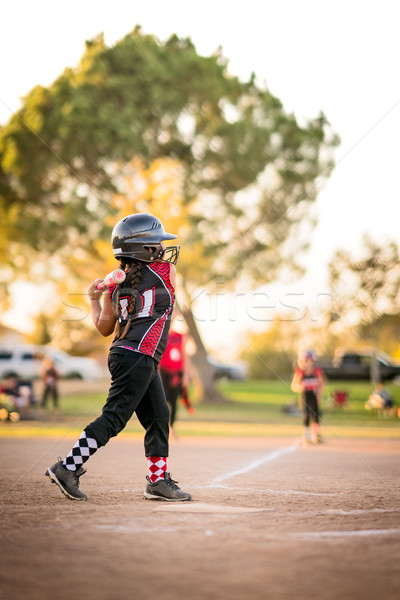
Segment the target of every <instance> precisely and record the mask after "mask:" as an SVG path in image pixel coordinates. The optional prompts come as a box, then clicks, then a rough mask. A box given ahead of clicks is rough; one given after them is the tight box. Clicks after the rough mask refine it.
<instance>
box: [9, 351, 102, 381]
mask: <svg viewBox="0 0 400 600" xmlns="http://www.w3.org/2000/svg"><path fill="white" fill-rule="evenodd" d="M44 356H49V357H51V358H52V359H53V360H54V364H55V366H56V368H57V370H58V372H59V373H60V375H61V377H63V378H66V379H101V378H102V377H105V375H106V374H105V372H104V370H103V369H102V367H101V365H100V364H99V363H98V362H97V361H96V360H94V359H93V358H85V357H81V356H70V355H69V354H67V353H66V352H63V351H62V350H58V349H57V348H52V347H51V346H16V347H15V348H10V347H7V348H6V347H4V348H3V347H1V348H0V379H3V378H5V377H7V376H8V375H16V376H17V377H19V378H21V379H36V378H37V377H39V371H40V369H41V367H42V363H43V358H44Z"/></svg>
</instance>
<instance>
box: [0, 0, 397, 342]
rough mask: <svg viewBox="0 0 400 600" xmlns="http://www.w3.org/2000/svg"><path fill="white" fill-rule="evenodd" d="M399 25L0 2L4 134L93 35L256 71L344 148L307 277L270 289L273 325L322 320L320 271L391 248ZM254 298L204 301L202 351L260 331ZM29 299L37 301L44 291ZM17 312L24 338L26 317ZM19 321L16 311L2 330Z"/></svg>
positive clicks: (384, 11)
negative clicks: (371, 241) (184, 48)
mask: <svg viewBox="0 0 400 600" xmlns="http://www.w3.org/2000/svg"><path fill="white" fill-rule="evenodd" d="M399 18H400V5H399V3H398V2H397V1H396V0H380V1H379V2H378V1H368V0H364V1H360V0H351V1H349V0H346V1H342V0H336V1H335V2H333V1H331V0H326V1H325V2H321V1H318V0H280V1H279V2H276V1H270V0H247V2H246V3H243V2H235V1H234V0H231V1H227V0H213V1H210V0H202V2H198V3H193V2H187V1H184V0H169V1H168V2H165V1H157V0H156V1H153V2H151V3H150V2H148V3H146V2H136V1H132V0H131V1H129V2H127V1H125V0H114V1H113V2H105V1H103V0H100V1H96V2H94V1H93V0H85V2H82V1H79V2H78V1H77V0H70V2H69V3H68V4H67V3H57V2H54V1H52V2H50V1H48V0H42V1H41V0H37V1H36V2H34V3H32V2H30V1H21V0H14V2H10V3H2V5H1V8H0V53H1V54H0V56H1V57H2V59H1V62H0V124H5V123H6V122H7V121H8V119H9V118H10V116H11V114H12V112H13V111H15V110H16V109H18V107H19V106H20V102H21V100H20V99H21V97H23V96H24V95H25V94H26V93H27V92H28V91H29V90H30V89H31V88H32V87H33V86H34V85H36V84H42V85H49V84H50V83H51V82H52V81H53V80H54V79H55V78H56V77H57V76H58V75H59V74H60V73H61V72H62V71H63V69H64V68H65V67H67V66H74V65H76V64H77V63H78V61H79V59H80V56H81V55H82V53H83V50H84V42H85V40H86V39H91V38H93V37H94V36H95V35H96V34H98V33H100V32H104V35H105V40H106V42H107V43H108V44H113V43H114V42H115V41H117V40H118V39H120V38H121V37H123V36H124V35H125V34H127V33H129V32H130V31H131V30H132V29H133V28H134V27H135V26H136V25H141V26H142V28H143V30H144V32H145V33H153V34H155V35H157V36H158V37H159V38H160V39H161V40H165V39H167V38H168V37H169V36H170V35H171V34H173V33H176V34H178V35H179V36H181V37H190V38H191V39H192V41H193V43H194V44H195V46H196V49H197V51H198V53H199V54H203V55H209V54H211V53H212V52H213V51H214V50H215V49H216V48H217V47H219V46H220V47H222V51H223V54H224V55H225V56H226V57H227V58H228V61H229V71H230V72H231V73H232V74H233V75H237V76H239V77H240V78H241V79H248V77H249V76H250V74H251V72H254V73H255V74H256V76H257V78H258V81H259V82H262V83H265V84H266V85H267V86H268V88H269V90H270V91H271V92H272V93H273V94H274V95H276V96H277V97H278V98H280V100H281V101H282V103H283V105H284V107H285V109H286V110H287V111H288V112H294V113H295V115H296V116H297V117H298V118H299V119H304V118H313V117H315V116H316V115H317V114H318V113H319V111H321V110H322V111H323V112H324V113H325V115H326V116H327V118H328V120H329V121H330V123H331V125H332V127H333V130H334V131H335V132H336V133H337V134H339V136H340V138H341V145H340V147H339V148H338V149H337V151H336V163H337V164H336V168H335V169H334V171H333V172H332V174H331V176H330V178H329V179H328V180H327V181H325V182H322V183H323V185H322V191H321V192H320V194H319V197H318V200H317V202H316V214H317V217H318V224H317V226H316V228H315V229H314V231H313V233H312V236H311V246H310V250H309V252H308V254H307V256H306V257H305V260H304V265H305V267H306V275H305V277H304V278H303V279H301V280H299V281H297V282H295V283H293V284H292V285H291V286H289V287H287V286H282V285H280V283H279V282H276V283H275V284H272V285H271V286H268V288H265V290H266V293H268V294H269V301H270V306H271V312H270V314H271V317H272V315H273V313H274V311H279V310H280V309H281V308H284V305H285V303H286V304H288V294H292V296H290V300H289V304H290V302H292V304H293V303H295V304H296V303H300V304H301V303H302V302H303V303H304V302H306V303H307V304H308V305H309V306H313V307H314V310H315V311H316V313H318V303H319V301H320V298H321V297H323V296H324V294H326V293H327V292H328V285H327V264H328V262H329V260H330V259H331V258H332V256H333V253H334V251H335V250H336V249H337V248H339V247H340V248H345V249H348V250H351V251H353V252H354V253H357V252H359V250H360V247H361V241H362V238H363V236H364V235H365V234H370V235H372V236H373V237H374V238H375V239H376V240H378V241H380V242H385V241H387V240H389V239H390V240H394V241H396V242H397V241H398V235H399V234H398V230H399V221H400V203H399V193H400V180H399V175H398V172H399V160H400V153H399V150H398V147H399V140H398V134H399V132H400V77H399V76H398V70H399V67H398V60H399V56H400V52H399V50H400V36H399V35H398V23H399ZM263 290H264V288H263ZM263 290H261V292H263ZM265 290H264V291H265ZM257 293H258V294H259V295H258V296H257V297H255V296H254V293H252V294H247V295H246V297H245V298H241V299H240V301H239V300H237V299H234V300H233V299H232V297H230V296H229V295H227V294H226V295H224V294H221V296H220V297H219V298H218V302H216V301H215V299H210V298H209V297H208V298H205V297H204V295H202V296H201V298H199V300H198V301H197V304H195V314H196V311H197V316H198V318H199V319H200V321H201V328H202V331H203V334H204V337H205V339H206V342H208V344H209V345H213V346H215V347H216V349H217V350H218V347H220V351H223V346H222V345H221V343H220V340H221V333H222V332H223V333H224V345H226V342H227V341H228V342H229V340H232V341H233V340H235V339H236V338H237V336H238V335H239V334H242V333H244V332H245V331H246V330H247V329H248V328H253V329H254V328H256V329H259V328H260V323H259V322H258V321H257V319H255V318H254V314H257V310H258V305H259V304H260V303H261V304H262V303H263V299H262V297H261V296H260V291H259V290H258V291H257ZM29 294H30V298H32V299H33V300H37V301H40V300H43V299H42V297H41V292H40V290H34V289H30V291H29ZM233 302H234V303H233ZM34 306H35V301H33V302H32V307H34ZM17 310H18V312H19V314H20V317H21V315H22V321H21V319H20V322H21V323H24V324H25V326H26V327H28V326H29V323H28V320H27V316H28V314H27V312H26V308H25V309H24V307H23V306H22V305H21V306H19V307H18V308H17ZM31 310H33V308H32V309H31ZM299 310H300V309H299ZM211 313H212V315H211ZM24 314H25V321H24V318H23V315H24ZM264 314H265V311H264ZM268 314H269V313H268ZM299 314H300V313H299ZM229 315H230V316H229ZM232 315H233V317H232ZM14 317H15V311H14V313H11V316H10V315H6V316H3V322H5V323H6V324H10V322H11V320H14ZM264 320H265V319H264ZM262 326H264V324H263V325H262Z"/></svg>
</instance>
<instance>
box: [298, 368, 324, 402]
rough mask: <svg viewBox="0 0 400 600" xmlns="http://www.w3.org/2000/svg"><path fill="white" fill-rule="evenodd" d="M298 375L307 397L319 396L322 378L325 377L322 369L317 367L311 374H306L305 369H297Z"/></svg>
mask: <svg viewBox="0 0 400 600" xmlns="http://www.w3.org/2000/svg"><path fill="white" fill-rule="evenodd" d="M296 373H297V376H298V377H299V379H300V380H301V383H302V384H303V393H304V395H305V396H306V397H308V396H313V395H315V396H317V395H318V392H319V387H320V377H321V376H322V375H323V373H322V369H320V368H319V367H315V368H314V369H313V371H312V372H311V373H308V374H307V373H305V371H303V369H300V368H299V367H297V368H296Z"/></svg>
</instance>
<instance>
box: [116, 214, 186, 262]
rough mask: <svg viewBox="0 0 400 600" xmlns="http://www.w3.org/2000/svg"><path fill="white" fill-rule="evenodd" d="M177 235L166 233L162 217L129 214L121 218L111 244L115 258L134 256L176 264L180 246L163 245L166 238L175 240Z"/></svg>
mask: <svg viewBox="0 0 400 600" xmlns="http://www.w3.org/2000/svg"><path fill="white" fill-rule="evenodd" d="M176 238H177V236H176V235H173V234H172V233H166V232H165V230H164V227H163V224H162V223H161V221H160V219H157V217H154V216H153V215H149V214H147V213H138V214H136V215H129V217H125V218H124V219H121V221H119V222H118V223H117V224H116V226H115V227H114V229H113V232H112V234H111V244H112V247H113V253H114V256H115V258H118V259H119V258H134V259H136V260H141V261H143V262H146V263H150V262H154V261H155V260H164V261H167V262H171V263H173V264H176V261H177V260H178V255H179V246H169V247H168V248H166V249H165V250H164V249H163V247H162V246H161V242H162V241H164V240H174V239H176Z"/></svg>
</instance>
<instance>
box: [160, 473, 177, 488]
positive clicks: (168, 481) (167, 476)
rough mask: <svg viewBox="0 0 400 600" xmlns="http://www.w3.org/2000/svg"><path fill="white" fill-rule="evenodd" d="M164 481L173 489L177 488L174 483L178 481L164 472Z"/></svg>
mask: <svg viewBox="0 0 400 600" xmlns="http://www.w3.org/2000/svg"><path fill="white" fill-rule="evenodd" d="M164 481H165V483H166V484H167V485H169V487H171V488H172V489H173V490H179V487H178V486H177V485H176V484H177V483H178V482H177V481H174V480H173V479H171V475H170V474H169V473H165V474H164Z"/></svg>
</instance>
